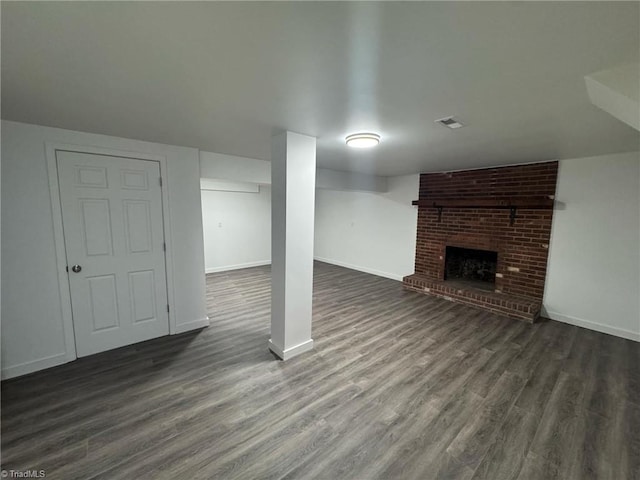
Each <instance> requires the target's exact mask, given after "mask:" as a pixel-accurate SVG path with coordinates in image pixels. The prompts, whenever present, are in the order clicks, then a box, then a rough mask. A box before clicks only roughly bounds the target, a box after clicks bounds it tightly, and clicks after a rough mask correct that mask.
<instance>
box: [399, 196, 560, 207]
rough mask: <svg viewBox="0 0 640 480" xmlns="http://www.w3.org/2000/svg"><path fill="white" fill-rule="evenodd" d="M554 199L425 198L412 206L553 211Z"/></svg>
mask: <svg viewBox="0 0 640 480" xmlns="http://www.w3.org/2000/svg"><path fill="white" fill-rule="evenodd" d="M553 202H554V200H553V198H551V197H548V196H544V195H539V196H532V197H509V198H428V199H427V198H424V199H422V200H414V201H413V202H411V204H412V205H416V206H418V207H428V208H506V209H510V208H529V209H538V208H539V209H551V208H553Z"/></svg>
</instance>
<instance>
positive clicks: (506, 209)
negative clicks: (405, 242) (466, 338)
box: [404, 162, 558, 321]
mask: <svg viewBox="0 0 640 480" xmlns="http://www.w3.org/2000/svg"><path fill="white" fill-rule="evenodd" d="M557 169H558V163H557V162H546V163H537V164H530V165H519V166H510V167H499V168H488V169H482V170H468V171H460V172H448V173H427V174H422V175H420V193H419V199H418V200H417V201H416V202H414V204H417V205H418V228H417V238H416V257H415V273H414V274H413V275H409V276H407V277H405V278H404V285H405V287H406V288H408V289H411V290H416V291H420V292H423V293H427V294H431V295H437V296H441V297H445V298H447V299H449V300H453V301H458V302H461V303H465V304H469V305H474V306H478V307H481V308H485V309H488V310H491V311H494V312H497V313H502V314H505V315H508V316H511V317H513V318H518V319H522V320H527V321H533V320H535V318H536V317H537V316H538V315H539V312H540V308H541V305H542V296H543V293H544V283H545V277H546V270H547V257H548V251H549V238H550V235H551V220H552V215H553V208H552V207H553V196H554V195H555V189H556V177H557ZM447 247H459V248H466V249H475V250H486V251H493V252H497V254H498V258H497V265H496V274H495V286H494V291H493V292H487V291H483V290H479V289H476V288H473V287H472V286H467V285H462V286H461V285H459V284H456V282H454V281H451V282H449V281H447V280H445V258H446V249H447Z"/></svg>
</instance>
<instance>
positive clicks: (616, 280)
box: [544, 152, 640, 341]
mask: <svg viewBox="0 0 640 480" xmlns="http://www.w3.org/2000/svg"><path fill="white" fill-rule="evenodd" d="M556 200H557V201H558V202H559V205H558V207H557V208H556V210H555V211H554V214H553V228H552V236H551V244H550V251H549V265H548V269H547V281H546V286H545V297H544V307H545V310H546V313H547V315H548V316H549V317H550V318H552V319H555V320H559V321H562V322H566V323H571V324H573V325H578V326H581V327H585V328H590V329H593V330H597V331H600V332H605V333H610V334H612V335H618V336H621V337H625V338H630V339H633V340H637V341H640V153H638V152H635V153H624V154H616V155H602V156H598V157H590V158H577V159H571V160H561V161H560V165H559V170H558V185H557V190H556Z"/></svg>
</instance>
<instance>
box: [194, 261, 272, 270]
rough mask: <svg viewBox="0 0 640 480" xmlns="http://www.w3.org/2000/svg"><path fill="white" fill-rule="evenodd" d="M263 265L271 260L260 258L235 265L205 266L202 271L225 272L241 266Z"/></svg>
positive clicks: (238, 268)
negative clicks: (256, 260)
mask: <svg viewBox="0 0 640 480" xmlns="http://www.w3.org/2000/svg"><path fill="white" fill-rule="evenodd" d="M264 265H271V260H260V261H258V262H247V263H239V264H237V265H225V266H223V267H211V268H206V269H205V271H204V273H218V272H227V271H229V270H240V269H242V268H251V267H262V266H264Z"/></svg>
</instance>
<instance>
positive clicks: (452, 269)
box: [444, 246, 498, 290]
mask: <svg viewBox="0 0 640 480" xmlns="http://www.w3.org/2000/svg"><path fill="white" fill-rule="evenodd" d="M497 264H498V252H492V251H488V250H474V249H471V248H461V247H449V246H448V247H447V248H446V255H445V268H444V279H445V280H447V281H451V282H457V283H461V284H465V285H467V286H470V287H475V288H480V289H483V290H493V289H494V288H495V283H496V265H497Z"/></svg>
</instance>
